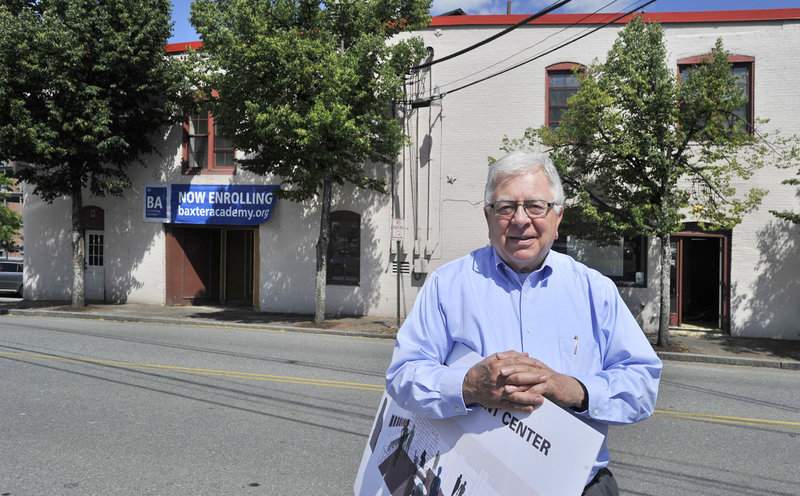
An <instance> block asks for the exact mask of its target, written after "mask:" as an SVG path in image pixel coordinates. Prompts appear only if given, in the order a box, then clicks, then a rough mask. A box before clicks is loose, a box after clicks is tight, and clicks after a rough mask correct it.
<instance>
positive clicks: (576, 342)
mask: <svg viewBox="0 0 800 496" xmlns="http://www.w3.org/2000/svg"><path fill="white" fill-rule="evenodd" d="M572 354H573V355H577V354H578V335H577V334H576V335H575V351H574V352H573V353H572Z"/></svg>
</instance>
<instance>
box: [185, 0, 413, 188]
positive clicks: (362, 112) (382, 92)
mask: <svg viewBox="0 0 800 496" xmlns="http://www.w3.org/2000/svg"><path fill="white" fill-rule="evenodd" d="M428 8H429V2H428V1H422V0H416V1H415V0H373V1H365V0H342V1H337V2H327V3H324V2H322V1H319V0H316V1H315V0H303V1H294V0H278V1H267V0H246V1H245V0H232V1H214V0H198V1H196V2H195V3H194V4H193V5H192V17H191V21H192V24H193V25H194V26H195V28H196V29H197V31H198V32H199V33H200V37H201V39H202V41H203V46H202V50H201V53H202V58H201V60H202V61H203V62H204V65H203V68H204V74H205V77H204V78H202V79H201V80H200V81H199V82H200V84H201V87H202V88H204V89H205V91H204V93H205V94H206V95H210V94H211V93H212V91H214V92H216V93H218V94H219V98H218V99H213V100H212V101H211V109H212V112H213V113H214V115H215V116H216V117H217V118H218V119H219V120H220V121H221V122H223V123H224V124H225V129H226V130H227V131H228V132H229V133H230V138H231V139H232V140H233V142H234V145H235V146H236V148H237V150H240V151H242V152H244V153H245V156H246V158H243V159H241V160H240V161H239V162H240V165H241V167H242V168H243V169H246V170H250V171H252V172H255V173H258V174H265V175H266V174H276V175H278V176H280V178H281V179H282V181H283V186H284V187H283V188H282V190H281V195H282V196H284V197H286V198H290V199H293V200H298V201H302V200H306V199H309V198H312V197H314V196H315V195H317V194H318V193H319V192H320V190H321V187H322V184H323V182H324V181H325V180H332V181H333V182H334V183H336V184H344V183H352V184H355V185H356V186H359V187H364V188H368V189H373V190H376V191H383V189H384V182H383V181H382V180H381V179H378V178H374V177H369V176H368V174H367V173H366V171H365V168H364V163H365V161H369V162H382V163H393V162H394V161H395V158H396V156H397V152H398V150H399V146H400V145H401V143H402V138H403V137H402V130H401V128H400V126H399V125H398V124H397V122H396V120H395V119H394V118H393V117H392V102H393V101H396V100H400V99H401V98H402V94H401V89H402V77H403V74H404V73H405V72H406V71H407V70H408V68H409V67H410V66H411V65H412V61H413V60H415V59H417V58H418V57H419V56H420V55H421V54H422V51H421V49H422V46H421V44H420V43H419V42H399V43H392V44H389V43H387V40H388V39H389V38H391V37H392V36H394V35H396V34H398V33H399V32H401V31H404V30H408V29H411V28H415V27H421V26H424V25H426V23H427V22H428V20H429V17H428Z"/></svg>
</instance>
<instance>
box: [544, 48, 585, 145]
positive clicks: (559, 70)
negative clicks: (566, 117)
mask: <svg viewBox="0 0 800 496" xmlns="http://www.w3.org/2000/svg"><path fill="white" fill-rule="evenodd" d="M575 68H579V69H580V70H583V71H585V70H586V66H585V65H583V64H578V63H575V62H560V63H558V64H553V65H550V66H547V67H545V78H544V122H545V126H547V127H548V128H549V129H550V130H551V131H552V130H555V128H553V125H554V124H555V126H556V127H558V125H559V124H560V123H561V119H559V120H557V121H552V120H551V119H550V108H551V105H550V89H551V86H552V85H551V76H553V75H572V72H573V70H574V69H575ZM580 87H581V86H580V84H578V85H577V86H576V87H575V88H577V89H580ZM557 88H558V89H562V90H563V89H566V88H569V86H559V87H557ZM567 99H569V97H568V98H567ZM556 107H557V108H562V109H563V110H562V116H563V112H564V110H566V109H567V108H568V105H567V104H566V103H564V105H557V106H556Z"/></svg>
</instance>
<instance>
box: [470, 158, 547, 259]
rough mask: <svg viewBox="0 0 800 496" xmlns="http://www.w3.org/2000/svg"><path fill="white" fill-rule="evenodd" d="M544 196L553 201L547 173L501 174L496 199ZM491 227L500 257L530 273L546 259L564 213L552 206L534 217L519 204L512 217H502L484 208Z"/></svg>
mask: <svg viewBox="0 0 800 496" xmlns="http://www.w3.org/2000/svg"><path fill="white" fill-rule="evenodd" d="M533 199H542V200H546V201H548V202H552V201H553V193H552V192H551V191H550V183H549V181H548V180H547V176H545V175H544V172H542V171H541V170H537V171H536V172H533V173H526V174H523V175H513V176H500V178H499V179H498V182H497V186H496V187H495V189H494V198H493V199H492V201H493V202H497V201H500V200H510V201H518V202H522V201H525V200H533ZM484 213H485V215H486V223H487V224H488V226H489V240H490V241H491V243H492V246H493V247H494V249H495V250H496V251H497V254H498V255H500V258H502V259H503V261H504V262H505V263H506V264H508V266H509V267H511V268H512V269H513V270H514V271H515V272H531V271H534V270H537V269H539V267H541V266H542V262H544V259H545V257H547V253H548V252H549V251H550V247H551V246H553V241H555V239H556V238H557V237H558V225H559V224H560V223H561V216H562V215H561V214H557V213H556V211H555V209H550V211H549V212H547V215H546V216H544V217H542V218H539V219H531V218H530V217H528V214H526V213H525V209H524V208H522V207H520V208H518V209H517V211H516V212H515V213H514V216H513V217H511V218H510V219H501V218H499V217H498V216H497V215H496V214H495V213H494V211H493V210H492V209H487V210H484Z"/></svg>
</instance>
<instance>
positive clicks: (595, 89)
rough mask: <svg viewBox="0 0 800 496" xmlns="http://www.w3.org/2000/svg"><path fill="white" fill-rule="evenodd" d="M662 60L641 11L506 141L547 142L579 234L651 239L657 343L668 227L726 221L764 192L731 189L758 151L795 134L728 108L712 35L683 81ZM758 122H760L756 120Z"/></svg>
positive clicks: (784, 147)
mask: <svg viewBox="0 0 800 496" xmlns="http://www.w3.org/2000/svg"><path fill="white" fill-rule="evenodd" d="M675 72H676V71H675V69H674V67H670V66H668V65H667V54H666V49H665V47H664V40H663V31H662V29H661V26H660V25H659V24H658V23H645V22H644V21H643V20H642V18H641V16H636V17H634V18H632V19H631V20H630V22H629V23H628V24H627V26H626V27H625V28H624V29H623V30H622V31H621V32H620V34H619V36H618V38H617V40H616V41H615V42H614V44H613V46H612V48H611V50H610V51H609V52H608V55H607V58H606V60H605V62H603V63H599V62H595V63H593V64H592V65H591V66H590V67H588V68H587V69H586V71H584V72H578V73H576V74H577V76H578V78H579V80H580V83H581V86H580V89H579V91H578V92H577V94H576V95H575V96H573V97H572V98H571V99H570V100H569V107H568V110H567V112H566V115H565V116H564V118H563V120H562V121H561V125H560V126H559V127H558V128H556V129H555V131H551V130H550V129H549V128H548V127H546V126H543V127H541V128H538V129H528V130H527V131H526V133H525V136H524V137H523V138H522V139H517V140H507V142H506V146H507V147H511V148H513V147H519V146H528V145H530V144H537V145H544V146H547V147H551V153H552V156H553V159H554V161H555V162H556V165H557V166H558V167H559V169H560V171H561V174H562V175H563V178H564V182H565V188H566V190H567V192H568V196H569V197H570V198H572V200H573V201H574V202H575V204H574V206H572V208H568V209H567V212H568V215H570V216H572V218H571V219H570V220H571V221H573V223H574V225H579V226H583V227H584V229H579V230H578V231H579V234H580V235H582V236H583V237H587V238H589V239H594V240H595V241H599V242H601V243H602V242H609V241H610V240H611V239H619V237H620V236H635V235H644V236H648V237H654V238H657V239H658V240H659V241H660V243H661V251H660V253H661V256H660V260H661V274H660V290H661V298H660V319H659V326H658V344H659V345H662V346H665V345H667V344H668V342H669V334H668V329H669V310H670V301H669V284H670V273H669V270H670V255H671V254H670V243H669V240H670V235H671V234H674V233H676V232H678V231H680V230H681V229H682V227H683V224H682V222H683V221H684V220H685V219H687V217H693V218H695V219H696V220H698V221H699V222H700V223H701V224H703V225H704V226H706V227H708V228H712V229H713V228H717V229H731V228H732V227H733V226H735V225H737V224H738V223H739V222H741V220H742V216H743V215H744V214H745V213H747V212H750V211H753V210H755V209H756V208H758V206H759V205H760V203H761V199H762V197H763V196H764V195H765V194H766V193H767V192H766V191H765V190H762V189H757V188H751V189H749V190H748V191H746V192H744V193H737V191H736V189H735V187H734V182H735V181H739V180H746V179H748V178H749V177H751V176H752V174H753V173H754V171H755V170H756V169H758V168H760V167H763V166H764V165H765V163H766V162H767V160H768V159H770V158H771V159H774V160H775V161H776V162H777V163H781V162H782V161H783V160H790V159H792V158H796V157H797V154H796V153H797V142H796V138H790V139H785V138H781V137H780V136H779V135H777V134H773V135H771V136H770V135H765V134H762V133H761V132H760V131H759V130H758V129H751V127H750V126H749V125H748V123H747V122H744V120H742V119H740V118H737V117H736V113H735V111H736V109H738V108H740V107H741V106H742V105H743V104H744V103H745V102H746V101H747V100H746V96H745V95H744V92H743V85H742V82H741V81H740V80H738V79H737V77H736V76H734V74H733V73H732V71H731V66H730V65H729V63H728V53H727V52H726V51H725V50H724V48H723V44H722V41H721V40H718V41H717V42H716V44H715V46H714V47H713V48H712V49H711V54H710V56H709V57H708V58H707V59H706V60H705V61H704V62H703V63H701V64H699V65H697V66H696V67H694V68H693V69H692V70H691V71H690V72H689V75H688V77H687V78H685V80H683V81H681V80H679V79H678V77H676V74H675ZM764 122H765V121H759V122H758V123H757V124H758V125H762V124H763V123H764Z"/></svg>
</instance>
